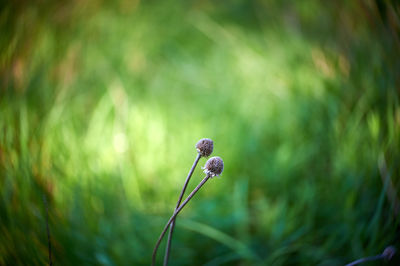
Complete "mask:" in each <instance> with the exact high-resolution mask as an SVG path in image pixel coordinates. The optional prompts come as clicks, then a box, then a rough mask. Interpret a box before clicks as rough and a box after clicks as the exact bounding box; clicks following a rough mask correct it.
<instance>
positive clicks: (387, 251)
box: [382, 246, 396, 260]
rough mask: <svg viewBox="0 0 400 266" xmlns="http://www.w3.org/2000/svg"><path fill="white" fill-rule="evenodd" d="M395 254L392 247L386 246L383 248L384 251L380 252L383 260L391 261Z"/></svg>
mask: <svg viewBox="0 0 400 266" xmlns="http://www.w3.org/2000/svg"><path fill="white" fill-rule="evenodd" d="M395 253H396V248H395V247H393V246H388V247H387V248H385V250H384V251H383V252H382V256H383V258H384V259H385V260H391V259H392V258H393V256H394V254H395Z"/></svg>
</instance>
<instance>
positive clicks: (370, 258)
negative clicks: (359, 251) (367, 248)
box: [346, 255, 383, 266]
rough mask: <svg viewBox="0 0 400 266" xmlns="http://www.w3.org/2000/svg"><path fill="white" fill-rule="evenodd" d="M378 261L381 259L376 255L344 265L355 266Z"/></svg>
mask: <svg viewBox="0 0 400 266" xmlns="http://www.w3.org/2000/svg"><path fill="white" fill-rule="evenodd" d="M380 259H383V256H382V255H376V256H372V257H366V258H361V259H358V260H356V261H353V262H351V263H349V264H346V266H354V265H357V264H360V263H363V262H367V261H373V260H380Z"/></svg>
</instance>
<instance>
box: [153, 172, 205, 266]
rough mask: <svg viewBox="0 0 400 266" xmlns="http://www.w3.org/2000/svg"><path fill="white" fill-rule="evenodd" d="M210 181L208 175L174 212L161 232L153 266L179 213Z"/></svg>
mask: <svg viewBox="0 0 400 266" xmlns="http://www.w3.org/2000/svg"><path fill="white" fill-rule="evenodd" d="M208 179H210V176H209V175H207V176H206V177H204V179H203V180H201V182H200V184H198V185H197V187H196V188H195V189H194V190H193V191H192V193H190V194H189V196H188V197H187V198H186V199H185V200H184V201H183V202H182V204H181V205H180V206H179V208H178V209H177V210H176V211H175V212H174V214H173V215H172V216H171V218H170V219H169V220H168V222H167V224H166V225H165V227H164V229H163V231H162V232H161V235H160V237H159V238H158V240H157V243H156V246H155V247H154V250H153V256H152V262H151V265H152V266H154V265H155V264H156V256H157V249H158V247H159V246H160V243H161V240H162V239H163V237H164V235H165V233H166V232H167V230H168V227H169V225H170V224H171V223H172V221H174V219H175V217H176V216H177V215H178V213H179V212H180V211H181V210H182V209H183V207H185V205H186V204H187V203H188V202H189V200H190V199H191V198H193V196H194V194H196V192H197V191H199V189H200V188H201V187H202V186H203V185H204V183H206V182H207V180H208Z"/></svg>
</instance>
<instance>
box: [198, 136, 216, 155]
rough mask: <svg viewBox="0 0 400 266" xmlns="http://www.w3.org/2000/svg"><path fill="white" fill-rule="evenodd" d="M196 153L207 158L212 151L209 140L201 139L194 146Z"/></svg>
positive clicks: (212, 147) (211, 144)
mask: <svg viewBox="0 0 400 266" xmlns="http://www.w3.org/2000/svg"><path fill="white" fill-rule="evenodd" d="M196 149H197V152H198V153H199V154H200V155H201V156H203V157H208V156H210V155H211V153H212V152H213V149H214V142H213V141H212V140H211V139H201V140H199V141H198V142H197V144H196Z"/></svg>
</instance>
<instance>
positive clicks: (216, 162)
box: [203, 156, 224, 177]
mask: <svg viewBox="0 0 400 266" xmlns="http://www.w3.org/2000/svg"><path fill="white" fill-rule="evenodd" d="M203 169H204V173H205V174H206V175H209V176H211V177H214V176H219V175H221V173H222V171H223V170H224V161H222V159H221V158H220V157H218V156H215V157H211V158H210V159H208V161H207V162H206V164H205V165H204V167H203Z"/></svg>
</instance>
